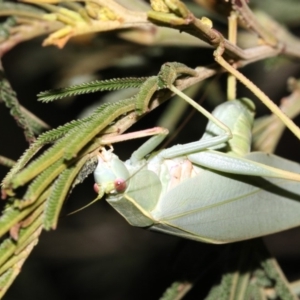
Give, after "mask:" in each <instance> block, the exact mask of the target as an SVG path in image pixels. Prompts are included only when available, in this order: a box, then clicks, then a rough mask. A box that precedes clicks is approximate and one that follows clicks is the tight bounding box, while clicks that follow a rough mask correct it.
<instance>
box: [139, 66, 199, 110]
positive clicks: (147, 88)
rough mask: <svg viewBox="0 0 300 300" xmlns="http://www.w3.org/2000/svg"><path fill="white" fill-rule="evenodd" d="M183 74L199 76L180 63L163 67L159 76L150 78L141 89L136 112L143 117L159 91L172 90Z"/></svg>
mask: <svg viewBox="0 0 300 300" xmlns="http://www.w3.org/2000/svg"><path fill="white" fill-rule="evenodd" d="M181 74H184V75H189V76H197V72H196V71H195V70H193V69H191V68H189V67H187V66H186V65H184V64H182V63H178V62H171V63H165V64H163V65H162V67H161V69H160V71H159V73H158V75H157V76H152V77H149V78H148V79H147V80H146V81H145V82H144V83H143V84H142V85H141V87H140V91H139V93H138V94H137V97H136V112H137V114H138V115H141V114H143V113H145V112H146V111H147V108H148V105H149V102H150V100H151V98H152V96H153V94H154V93H155V92H156V91H157V90H161V89H167V88H170V87H171V86H172V85H173V83H174V82H175V80H176V79H177V78H178V76H180V75H181Z"/></svg>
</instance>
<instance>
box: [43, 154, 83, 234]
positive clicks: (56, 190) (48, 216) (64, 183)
mask: <svg viewBox="0 0 300 300" xmlns="http://www.w3.org/2000/svg"><path fill="white" fill-rule="evenodd" d="M88 159H89V157H88V156H85V157H83V158H82V159H81V160H80V161H79V162H78V163H77V164H76V165H73V166H71V167H69V168H68V169H66V170H64V171H63V172H62V173H61V174H60V176H59V177H58V179H57V180H56V181H55V183H54V186H53V188H52V190H51V194H50V196H49V198H48V199H47V202H46V207H45V210H44V217H43V219H44V220H43V223H44V228H45V229H46V230H50V229H55V228H56V226H57V222H58V217H59V213H60V210H61V207H62V205H63V202H64V200H65V199H66V197H67V195H68V193H69V191H70V188H71V185H72V183H73V181H74V179H75V178H76V176H77V175H78V173H79V171H80V170H81V169H82V167H83V166H84V164H85V163H86V161H87V160H88Z"/></svg>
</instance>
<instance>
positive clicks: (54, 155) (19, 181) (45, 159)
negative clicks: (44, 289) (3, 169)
mask: <svg viewBox="0 0 300 300" xmlns="http://www.w3.org/2000/svg"><path fill="white" fill-rule="evenodd" d="M69 136H70V134H69V135H67V136H66V137H65V138H63V139H61V140H59V141H58V142H57V143H56V144H55V145H54V146H53V147H51V148H50V149H49V150H47V151H46V152H45V153H43V154H42V155H41V156H40V157H39V158H37V159H36V160H34V161H33V162H31V163H30V164H29V166H28V167H27V168H25V169H24V170H22V171H21V172H20V173H18V174H16V175H15V176H14V177H13V178H12V179H11V184H12V187H13V188H14V189H16V188H17V187H19V186H23V185H24V184H26V183H27V182H29V181H30V180H32V179H33V178H34V177H36V176H37V175H38V174H40V173H41V172H43V170H45V169H46V168H48V167H49V166H51V165H52V164H54V163H55V162H56V161H57V160H59V159H60V158H61V157H62V155H63V152H64V149H65V147H66V145H67V143H68V142H69V141H68V139H67V138H69Z"/></svg>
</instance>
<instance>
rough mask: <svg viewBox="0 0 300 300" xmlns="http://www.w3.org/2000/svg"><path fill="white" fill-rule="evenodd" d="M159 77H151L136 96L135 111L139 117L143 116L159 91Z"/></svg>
mask: <svg viewBox="0 0 300 300" xmlns="http://www.w3.org/2000/svg"><path fill="white" fill-rule="evenodd" d="M157 87H158V86H157V76H152V77H149V78H148V79H147V80H146V81H145V82H144V83H143V84H142V85H141V88H140V91H139V92H138V94H137V96H136V104H135V109H136V112H137V114H138V115H141V114H143V113H144V112H145V111H146V110H147V108H148V105H149V102H150V100H151V98H152V96H153V94H154V93H155V92H156V90H157Z"/></svg>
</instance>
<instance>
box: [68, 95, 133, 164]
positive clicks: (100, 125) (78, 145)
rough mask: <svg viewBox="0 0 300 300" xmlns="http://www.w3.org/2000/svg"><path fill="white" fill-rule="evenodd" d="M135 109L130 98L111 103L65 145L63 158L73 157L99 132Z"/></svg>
mask: <svg viewBox="0 0 300 300" xmlns="http://www.w3.org/2000/svg"><path fill="white" fill-rule="evenodd" d="M134 109H135V97H131V98H128V99H125V100H122V101H118V102H115V103H111V104H110V105H109V106H106V107H105V109H102V110H101V111H100V114H98V115H97V113H95V114H94V116H93V118H92V120H91V121H90V122H88V123H85V124H84V125H83V126H81V127H80V130H78V131H77V133H76V135H74V136H73V138H72V139H71V140H70V142H69V143H68V144H67V145H66V149H65V150H64V158H65V159H67V160H70V159H72V158H73V157H75V156H76V155H77V154H78V152H79V151H80V150H81V149H82V148H83V147H84V146H85V145H86V144H87V143H88V142H89V141H91V140H92V139H93V138H94V137H95V136H96V135H97V134H99V132H100V131H101V130H103V129H104V128H105V127H107V126H108V125H109V124H110V123H111V122H112V121H114V120H115V119H117V118H118V117H120V116H121V115H123V114H126V113H128V112H130V111H133V110H134Z"/></svg>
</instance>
